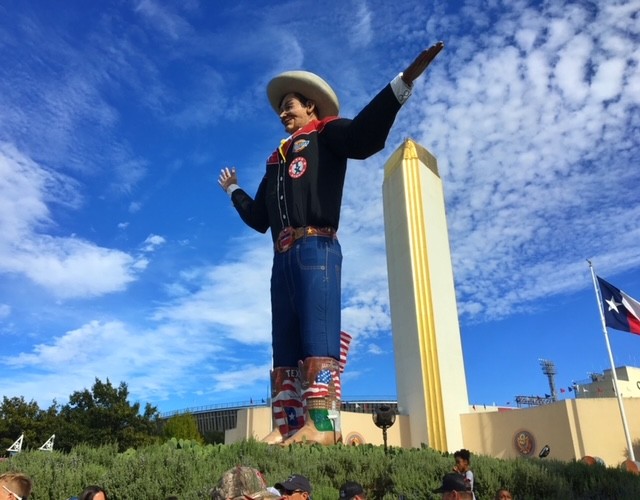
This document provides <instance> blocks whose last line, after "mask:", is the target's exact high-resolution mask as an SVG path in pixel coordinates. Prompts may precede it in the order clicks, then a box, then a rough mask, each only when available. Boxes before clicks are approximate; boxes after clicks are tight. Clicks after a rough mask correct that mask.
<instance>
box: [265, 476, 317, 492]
mask: <svg viewBox="0 0 640 500" xmlns="http://www.w3.org/2000/svg"><path fill="white" fill-rule="evenodd" d="M274 486H275V487H276V488H277V489H279V490H289V491H296V490H300V491H306V492H307V493H311V483H310V482H309V480H308V479H307V478H306V477H304V476H301V475H300V474H293V475H291V476H289V477H288V478H287V479H286V480H284V481H283V482H281V483H276V484H275V485H274Z"/></svg>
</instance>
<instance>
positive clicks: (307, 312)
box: [271, 236, 342, 368]
mask: <svg viewBox="0 0 640 500" xmlns="http://www.w3.org/2000/svg"><path fill="white" fill-rule="evenodd" d="M341 268H342V250H341V248H340V243H339V242H338V240H337V239H335V238H329V237H324V236H304V237H302V238H300V239H299V240H298V241H296V242H295V243H294V245H293V247H291V248H290V249H289V250H288V251H286V252H284V253H278V252H275V254H274V257H273V269H272V272H271V315H272V319H271V324H272V344H273V367H274V368H278V367H285V366H296V367H297V366H298V361H299V360H304V359H305V358H308V357H318V356H320V357H332V358H335V359H340V305H341V304H340V273H341Z"/></svg>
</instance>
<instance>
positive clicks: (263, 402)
mask: <svg viewBox="0 0 640 500" xmlns="http://www.w3.org/2000/svg"><path fill="white" fill-rule="evenodd" d="M396 400H397V398H396V396H353V397H350V398H343V399H342V404H343V405H346V404H348V405H355V404H382V403H394V404H395V402H396ZM270 404H271V402H270V400H269V399H262V398H261V399H249V400H248V401H246V400H245V401H238V402H235V403H217V404H212V405H206V406H192V407H189V408H183V409H180V410H172V411H167V412H164V413H161V414H160V418H163V419H164V418H171V417H173V416H175V415H182V414H185V413H190V414H194V413H205V412H208V411H216V410H240V409H243V408H252V407H261V406H269V405H270Z"/></svg>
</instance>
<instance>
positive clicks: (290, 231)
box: [276, 226, 296, 253]
mask: <svg viewBox="0 0 640 500" xmlns="http://www.w3.org/2000/svg"><path fill="white" fill-rule="evenodd" d="M295 241H296V240H295V230H294V228H292V227H291V226H287V227H285V228H284V229H283V230H282V231H280V234H278V239H277V240H276V250H277V251H278V252H280V253H284V252H286V251H287V250H289V249H290V248H291V247H292V246H293V244H294V242H295Z"/></svg>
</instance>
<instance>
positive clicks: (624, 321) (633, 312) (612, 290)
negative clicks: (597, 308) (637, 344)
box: [597, 276, 640, 335]
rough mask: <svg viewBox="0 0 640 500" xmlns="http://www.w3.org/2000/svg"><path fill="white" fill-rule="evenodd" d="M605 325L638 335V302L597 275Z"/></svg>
mask: <svg viewBox="0 0 640 500" xmlns="http://www.w3.org/2000/svg"><path fill="white" fill-rule="evenodd" d="M597 278H598V284H599V285H600V295H601V296H602V311H603V312H604V322H605V324H606V325H607V326H609V327H611V328H613V329H615V330H622V331H623V332H631V333H635V334H638V335H640V302H638V301H637V300H635V299H632V298H631V297H629V296H628V295H627V294H626V293H624V292H623V291H622V290H619V289H618V288H616V287H615V286H613V285H611V284H610V283H607V282H606V281H605V280H603V279H602V278H600V277H599V276H597Z"/></svg>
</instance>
